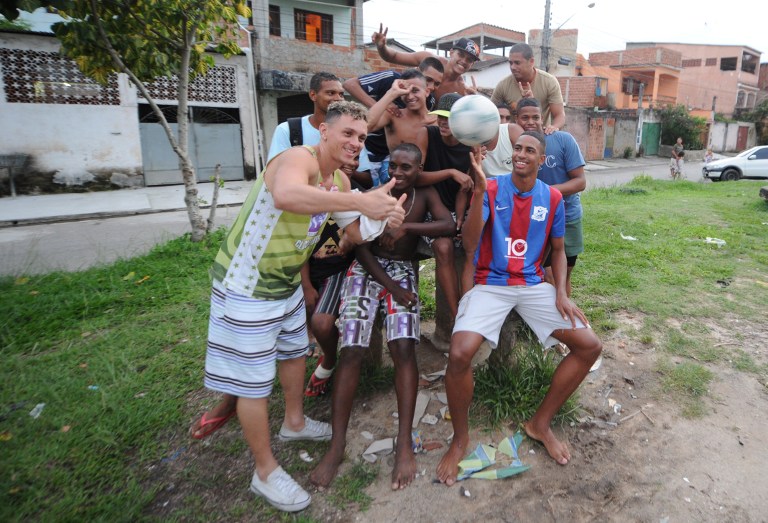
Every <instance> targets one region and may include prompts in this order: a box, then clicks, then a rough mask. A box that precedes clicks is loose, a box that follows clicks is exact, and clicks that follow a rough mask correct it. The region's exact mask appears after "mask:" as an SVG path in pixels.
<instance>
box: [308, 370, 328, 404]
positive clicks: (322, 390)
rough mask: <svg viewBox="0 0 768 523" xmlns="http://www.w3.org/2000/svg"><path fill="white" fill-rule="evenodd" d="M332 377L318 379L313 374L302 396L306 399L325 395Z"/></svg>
mask: <svg viewBox="0 0 768 523" xmlns="http://www.w3.org/2000/svg"><path fill="white" fill-rule="evenodd" d="M332 377H333V376H328V377H327V378H318V377H317V376H315V373H314V372H313V373H312V376H310V378H309V383H307V388H306V390H304V395H305V396H306V397H308V398H314V397H316V396H323V395H325V394H326V393H327V392H328V384H329V383H328V382H330V381H331V378H332Z"/></svg>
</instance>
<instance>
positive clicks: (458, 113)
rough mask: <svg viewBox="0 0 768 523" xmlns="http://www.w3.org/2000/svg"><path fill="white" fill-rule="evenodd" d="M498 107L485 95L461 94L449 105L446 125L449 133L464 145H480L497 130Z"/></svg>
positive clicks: (498, 119) (498, 120)
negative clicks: (449, 109)
mask: <svg viewBox="0 0 768 523" xmlns="http://www.w3.org/2000/svg"><path fill="white" fill-rule="evenodd" d="M500 122H501V119H500V118H499V109H498V108H497V107H496V105H494V103H493V102H492V101H490V100H489V99H488V98H486V97H485V96H482V95H479V94H473V95H469V96H462V97H461V98H459V99H458V100H456V103H454V104H453V106H452V107H451V116H449V117H448V125H449V126H450V128H451V133H452V134H453V136H455V137H456V139H457V140H458V141H460V142H461V143H463V144H464V145H469V146H470V147H471V146H473V145H480V144H483V143H485V142H487V141H488V140H490V139H492V138H493V137H494V136H496V133H498V132H499V123H500Z"/></svg>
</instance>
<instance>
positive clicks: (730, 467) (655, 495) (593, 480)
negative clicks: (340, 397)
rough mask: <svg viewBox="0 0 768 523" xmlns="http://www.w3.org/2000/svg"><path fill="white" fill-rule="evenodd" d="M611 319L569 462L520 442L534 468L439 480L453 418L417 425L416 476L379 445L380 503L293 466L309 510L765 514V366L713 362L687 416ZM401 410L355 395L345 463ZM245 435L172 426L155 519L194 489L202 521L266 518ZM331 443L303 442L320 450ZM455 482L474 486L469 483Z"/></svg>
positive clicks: (388, 430)
mask: <svg viewBox="0 0 768 523" xmlns="http://www.w3.org/2000/svg"><path fill="white" fill-rule="evenodd" d="M616 320H617V322H618V323H619V328H618V329H617V330H615V331H614V332H613V334H612V336H611V337H610V338H608V339H605V340H604V347H605V348H604V353H603V357H604V362H603V365H602V367H601V368H600V369H599V370H597V371H595V372H593V373H591V374H590V375H589V376H588V378H587V380H585V382H584V383H583V385H582V387H581V389H580V400H581V405H582V407H583V409H584V412H583V416H582V418H581V420H582V421H581V422H579V423H576V424H574V425H573V426H566V427H560V428H558V430H557V433H558V435H559V436H561V437H562V438H564V439H565V440H567V442H568V445H569V447H570V449H571V453H572V455H573V458H572V461H571V463H570V464H569V465H567V466H565V467H562V466H559V465H557V464H556V463H555V462H554V461H553V460H551V459H550V458H549V457H548V455H547V454H546V451H545V450H544V448H543V447H542V446H540V445H538V444H536V443H534V442H531V441H530V440H524V441H523V443H522V446H521V449H520V455H521V459H522V461H523V462H524V463H525V464H527V465H531V469H530V470H529V471H527V472H524V473H523V474H521V475H518V476H515V477H512V478H507V479H504V480H496V481H488V480H478V479H469V480H466V481H464V482H461V483H460V484H459V485H455V486H453V487H450V488H449V487H445V486H443V485H440V484H435V483H433V479H434V477H435V469H436V466H437V463H438V461H439V459H440V456H441V455H442V453H443V452H444V451H445V449H446V448H447V444H446V438H448V437H449V436H450V435H451V433H452V430H451V426H450V422H447V421H443V420H441V421H439V422H438V423H437V424H436V425H427V424H425V423H421V424H420V425H419V428H420V429H421V430H422V433H423V435H424V440H425V441H437V442H440V443H441V444H443V447H442V448H439V449H436V450H433V451H430V452H426V453H422V454H419V455H418V456H417V463H418V470H419V472H423V473H424V474H423V475H421V474H420V475H419V476H418V477H417V478H416V480H415V482H414V483H413V484H412V485H411V486H410V487H409V488H407V489H405V490H403V491H396V492H393V491H392V490H390V476H389V474H390V471H391V467H392V463H393V457H392V456H385V457H383V458H381V459H380V460H379V472H378V476H377V478H376V480H375V482H374V483H373V484H372V485H370V486H369V487H367V488H366V489H365V492H366V493H367V494H368V495H370V496H371V497H372V498H373V502H372V503H371V505H370V507H369V508H368V510H366V511H364V512H361V511H359V510H358V509H357V506H356V505H354V504H352V505H350V506H348V507H344V508H343V509H340V508H338V506H337V504H334V503H332V499H331V497H332V494H333V491H334V488H333V486H332V487H331V489H329V490H328V491H326V492H316V491H314V490H312V489H310V486H309V481H308V473H298V474H296V475H295V477H296V478H297V480H298V481H299V482H300V483H302V484H303V485H304V486H305V487H306V488H308V489H310V491H311V492H313V501H312V505H311V506H310V508H309V509H308V510H307V511H306V512H305V515H306V516H308V517H310V518H312V519H314V520H319V521H371V522H391V521H402V522H410V521H419V522H446V523H447V522H464V521H648V522H665V521H669V522H674V521H713V522H714V521H718V522H721V521H732V522H742V521H743V522H763V521H768V474H766V471H767V470H768V468H767V466H766V461H767V460H768V451H767V450H766V443H768V416H766V413H768V384H765V383H761V381H760V380H761V379H763V380H764V379H765V377H764V376H763V377H760V376H758V375H756V374H752V373H746V372H740V371H737V370H734V369H733V368H732V366H730V365H729V364H728V362H722V363H719V364H716V365H708V366H709V368H710V370H712V371H713V372H714V373H715V375H716V378H715V380H714V381H713V382H712V384H711V388H710V393H709V395H708V398H707V399H706V400H705V402H706V411H707V414H706V415H705V416H704V417H703V418H700V419H694V420H691V419H686V418H684V417H683V416H682V415H681V413H680V412H681V406H680V403H679V402H676V401H674V398H670V397H669V396H665V395H664V394H662V393H661V392H660V385H659V377H660V376H659V374H658V372H657V371H656V364H657V363H656V362H657V354H656V353H655V351H654V349H653V348H652V347H648V346H644V345H642V344H641V343H639V342H637V341H633V340H630V339H629V338H628V337H627V336H625V335H624V334H623V332H624V331H625V328H626V329H627V330H628V329H633V328H634V327H636V326H638V325H640V322H641V319H640V318H637V317H632V316H629V315H624V316H619V317H617V318H616ZM425 327H426V328H427V329H429V326H428V325H426V326H425ZM740 330H741V333H742V334H744V333H745V332H746V333H748V334H751V335H746V336H744V338H743V339H746V340H747V341H739V342H738V346H739V347H740V348H742V350H744V351H745V352H747V353H748V354H750V355H751V356H752V358H753V359H754V360H755V361H756V362H757V363H760V364H765V363H768V353H767V352H766V350H765V348H764V347H763V345H762V343H761V341H760V340H765V339H767V338H768V332H766V331H767V330H768V329H767V328H766V327H765V325H762V324H760V323H759V322H754V323H751V322H748V321H746V320H744V319H741V320H740ZM713 333H714V334H713V336H715V337H716V338H717V340H716V343H718V344H721V346H723V347H725V346H727V345H729V344H730V345H733V344H735V343H736V341H737V340H735V339H734V338H731V337H730V336H731V334H729V331H728V330H725V329H721V330H715V331H713ZM418 351H419V352H418V354H419V366H420V372H421V373H422V374H426V373H430V372H433V371H437V370H440V369H442V368H444V367H445V364H446V361H447V360H446V357H445V355H444V354H442V353H440V352H438V351H437V350H435V349H434V348H433V347H432V346H431V345H430V344H429V343H428V342H424V343H422V344H421V346H420V347H419V349H418ZM672 361H673V362H680V361H683V360H674V359H673V360H672ZM421 390H424V391H428V392H430V393H437V392H442V391H444V384H443V382H442V381H437V382H434V383H432V384H430V385H428V386H423V387H422V388H421ZM198 400H200V398H196V399H195V400H194V401H198ZM194 401H193V402H194ZM614 402H615V403H614ZM616 403H617V404H619V405H620V406H621V407H620V410H619V411H618V412H617V411H616V410H618V409H616V407H612V405H615V404H616ZM440 407H442V403H440V401H439V400H438V399H437V398H433V399H432V400H431V401H430V404H429V406H428V408H427V413H430V414H435V415H438V416H439V409H440ZM320 408H321V412H319V413H318V416H319V417H323V412H322V410H323V409H327V408H328V403H322V404H321V405H320ZM641 409H642V410H641ZM396 410H397V409H396V404H395V397H394V393H392V392H385V393H380V394H377V395H375V396H372V397H368V398H364V399H358V400H356V403H355V407H354V410H353V413H352V419H351V423H350V430H349V433H348V435H349V436H348V441H349V444H348V449H347V455H348V459H347V461H345V463H344V464H343V465H342V468H341V473H342V474H343V473H344V472H345V471H347V470H348V469H349V467H351V463H352V462H353V461H354V460H360V459H361V457H360V456H361V455H362V453H363V451H364V450H365V448H366V447H367V446H368V445H369V444H370V441H369V440H368V439H366V438H365V437H364V436H363V435H362V434H361V433H362V432H363V431H367V432H370V433H371V434H373V436H374V437H375V438H376V439H379V438H386V437H394V436H395V435H396V427H397V425H396V423H397V421H396V420H395V419H394V418H393V416H392V413H393V412H395V411H396ZM325 414H326V416H327V412H326V413H325ZM326 419H327V418H326ZM515 430H516V428H515V427H503V428H502V430H499V431H494V432H489V431H486V430H483V429H482V428H479V427H478V428H475V429H474V430H473V433H472V440H473V443H472V447H474V445H475V444H477V443H487V444H495V443H497V442H498V441H500V440H501V439H502V438H503V437H504V436H506V435H511V434H513V433H514V431H515ZM239 437H240V435H239V427H238V425H237V423H231V424H230V425H229V426H228V427H226V428H225V429H223V430H222V431H220V432H219V433H218V434H216V435H215V436H213V437H212V438H210V439H209V440H206V441H205V442H204V443H194V444H189V443H188V440H187V442H186V443H184V442H183V439H184V434H182V433H179V434H176V435H174V436H173V437H172V439H173V440H174V441H171V442H169V443H170V445H171V446H172V447H173V446H174V445H182V444H184V445H187V446H186V447H184V450H185V451H184V453H183V454H182V455H181V457H180V458H179V459H177V460H175V461H173V462H171V463H160V464H158V465H157V468H156V472H157V476H156V477H157V480H158V481H165V483H164V484H165V485H167V486H166V487H164V489H163V490H161V491H160V492H159V494H158V495H157V497H156V500H155V503H154V504H153V506H152V508H151V509H150V514H151V515H153V516H159V517H161V518H162V517H163V516H164V515H169V514H171V513H172V511H173V510H179V509H180V508H181V507H180V506H179V504H181V503H184V504H188V503H189V499H190V498H189V496H190V494H194V495H197V496H199V504H200V507H199V510H198V511H196V512H197V517H200V516H201V515H202V514H207V515H209V516H208V517H205V518H204V519H208V520H211V519H216V516H215V514H217V513H218V514H221V519H222V520H232V518H233V514H232V513H231V512H229V513H227V512H226V511H227V510H230V509H231V507H232V506H233V505H240V506H242V507H244V508H243V509H242V511H241V513H239V512H238V513H236V514H234V517H235V518H236V519H237V520H239V521H257V520H259V518H256V517H255V514H253V513H252V512H251V511H250V510H248V506H249V503H253V501H252V498H251V496H252V495H251V494H249V493H248V491H247V489H246V486H247V481H248V478H250V471H251V470H252V469H251V468H250V467H251V466H252V465H251V458H250V456H249V454H248V452H247V451H245V450H244V449H243V451H242V452H240V453H239V454H238V455H237V456H234V457H233V456H232V454H231V452H230V453H227V448H231V445H233V444H236V442H237V441H238V438H239ZM275 442H276V438H275ZM299 446H302V445H300V444H296V443H294V444H291V445H290V446H284V447H279V446H278V445H277V444H276V447H275V448H277V449H278V460H283V459H297V458H292V456H294V455H297V454H298V450H299ZM303 447H304V448H307V446H306V445H303ZM323 448H324V447H323V445H317V446H315V447H314V448H312V447H310V448H309V450H310V454H312V455H313V456H314V457H315V459H316V461H317V459H319V457H320V455H321V453H322V451H323ZM310 466H311V465H307V466H306V467H307V470H309V467H310ZM161 478H164V480H161ZM460 486H463V487H465V488H466V489H468V490H469V492H470V494H471V496H470V497H466V496H463V495H461V493H460ZM261 518H262V519H263V516H261Z"/></svg>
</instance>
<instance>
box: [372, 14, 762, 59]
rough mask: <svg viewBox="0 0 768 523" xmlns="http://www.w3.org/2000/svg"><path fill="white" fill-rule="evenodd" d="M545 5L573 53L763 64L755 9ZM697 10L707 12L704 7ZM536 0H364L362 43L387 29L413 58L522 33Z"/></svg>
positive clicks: (540, 21) (531, 24)
mask: <svg viewBox="0 0 768 523" xmlns="http://www.w3.org/2000/svg"><path fill="white" fill-rule="evenodd" d="M591 1H592V0H551V7H550V10H551V28H552V29H555V28H557V27H558V26H559V25H560V24H562V23H563V22H566V20H568V18H569V17H571V15H573V16H572V18H570V20H568V21H567V22H566V23H565V25H563V28H564V29H578V30H579V48H578V51H579V52H580V53H581V54H583V55H585V56H587V55H588V53H595V52H602V51H616V50H619V49H624V48H625V44H626V43H627V42H649V41H656V42H680V43H690V44H725V45H746V46H749V47H752V48H754V49H756V50H757V51H761V52H762V53H764V54H763V55H762V58H761V62H768V24H767V23H766V19H765V16H764V15H763V14H761V11H760V8H759V7H758V6H759V5H760V2H755V1H751V0H728V1H725V2H717V3H715V2H700V1H694V0H676V1H669V0H645V1H643V2H628V1H626V0H595V6H594V7H593V8H591V9H590V8H587V5H588V4H589V3H590V2H591ZM703 4H708V5H707V6H706V7H705V6H704V5H703ZM544 6H545V1H544V0H527V1H520V0H517V1H511V0H506V1H504V0H463V1H457V0H370V1H368V2H365V4H364V7H363V16H364V18H363V20H364V30H365V38H366V41H370V37H371V33H372V32H373V31H374V30H378V27H379V22H383V23H384V25H385V26H389V33H388V35H387V36H388V37H391V38H395V39H396V40H398V41H400V42H402V43H404V44H405V45H407V46H409V47H411V48H412V49H414V50H418V51H420V50H423V48H422V47H421V44H422V43H424V42H427V41H429V40H432V39H435V38H438V37H440V36H444V35H447V34H450V33H453V32H455V31H458V30H460V29H463V28H464V27H467V26H470V25H473V24H476V23H479V22H485V23H489V24H493V25H497V26H500V27H504V28H506V29H512V30H515V31H520V32H522V33H524V34H525V35H526V37H527V35H528V31H529V30H530V29H533V28H542V27H543V25H544Z"/></svg>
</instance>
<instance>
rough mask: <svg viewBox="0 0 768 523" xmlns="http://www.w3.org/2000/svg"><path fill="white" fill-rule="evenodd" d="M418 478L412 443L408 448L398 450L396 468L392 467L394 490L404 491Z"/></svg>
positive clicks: (409, 443)
mask: <svg viewBox="0 0 768 523" xmlns="http://www.w3.org/2000/svg"><path fill="white" fill-rule="evenodd" d="M415 477H416V457H415V456H414V455H413V449H412V448H411V442H410V441H409V442H408V445H407V448H403V449H401V448H398V449H397V455H396V456H395V466H394V467H392V490H400V489H404V488H405V487H407V486H408V485H410V484H411V481H413V478H415Z"/></svg>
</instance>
